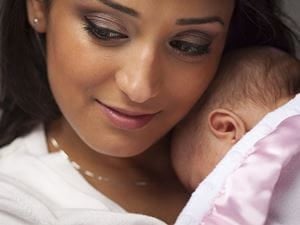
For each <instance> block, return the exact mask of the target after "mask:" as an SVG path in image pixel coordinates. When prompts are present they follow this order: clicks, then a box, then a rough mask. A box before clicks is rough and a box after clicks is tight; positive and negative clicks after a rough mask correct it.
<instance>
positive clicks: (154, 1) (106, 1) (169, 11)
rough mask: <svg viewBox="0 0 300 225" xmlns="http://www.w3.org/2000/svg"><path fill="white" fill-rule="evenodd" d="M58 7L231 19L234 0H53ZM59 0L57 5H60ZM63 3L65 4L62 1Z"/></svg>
mask: <svg viewBox="0 0 300 225" xmlns="http://www.w3.org/2000/svg"><path fill="white" fill-rule="evenodd" d="M52 2H53V3H54V4H53V5H52V6H53V7H55V5H56V6H58V7H66V8H65V10H68V8H67V7H71V6H74V5H82V6H88V7H90V8H94V10H95V12H96V11H98V10H99V11H101V10H102V9H103V8H105V9H112V10H115V11H118V12H121V13H124V14H127V15H129V16H131V17H135V18H137V19H159V20H163V19H164V20H168V21H170V22H171V20H173V21H178V20H179V19H182V18H199V17H219V18H222V20H223V21H224V23H225V22H227V21H229V20H230V18H231V15H232V12H233V8H234V2H235V1H234V0H184V1H182V0H163V1H161V0H64V1H60V0H52ZM57 3H58V4H57ZM61 3H63V4H61Z"/></svg>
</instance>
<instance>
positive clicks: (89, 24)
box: [84, 15, 212, 58]
mask: <svg viewBox="0 0 300 225" xmlns="http://www.w3.org/2000/svg"><path fill="white" fill-rule="evenodd" d="M84 20H85V23H84V29H85V30H86V31H87V32H88V33H89V34H90V35H91V36H92V37H93V38H96V39H97V40H99V41H100V44H101V43H103V44H104V45H108V46H117V45H118V44H120V45H121V44H122V43H123V42H125V41H127V40H128V39H129V38H130V37H129V35H128V32H127V31H126V28H124V27H123V26H122V25H120V24H119V23H118V22H115V21H114V19H108V17H106V16H103V17H102V16H98V15H97V16H95V15H93V16H85V17H84ZM211 43H212V38H211V36H210V35H208V34H206V33H204V32H202V31H198V30H190V31H184V32H181V33H179V34H177V35H175V36H174V37H172V38H171V39H169V41H168V44H167V45H168V46H169V48H171V50H172V51H174V53H175V54H177V55H178V54H179V55H180V56H182V57H187V58H196V57H199V56H202V55H205V54H208V53H209V52H210V46H211Z"/></svg>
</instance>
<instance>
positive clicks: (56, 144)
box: [49, 137, 149, 187]
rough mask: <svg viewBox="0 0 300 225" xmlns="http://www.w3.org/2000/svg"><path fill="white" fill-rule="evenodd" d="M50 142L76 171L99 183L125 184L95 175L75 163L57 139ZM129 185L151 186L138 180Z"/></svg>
mask: <svg viewBox="0 0 300 225" xmlns="http://www.w3.org/2000/svg"><path fill="white" fill-rule="evenodd" d="M49 140H50V143H51V144H52V146H53V147H54V148H56V149H57V150H58V151H59V152H60V153H62V155H63V156H64V158H65V159H67V160H68V161H69V162H70V163H71V165H72V167H73V168H74V169H76V170H77V171H79V172H81V173H82V174H84V175H85V176H87V177H91V178H93V179H96V180H98V181H103V182H111V183H118V184H124V182H121V181H117V180H112V179H110V178H108V177H105V176H100V175H98V174H95V173H93V172H92V171H90V170H85V169H83V168H82V167H81V166H80V165H79V164H78V163H77V162H75V161H74V160H71V158H70V157H69V155H68V154H67V153H66V152H65V151H64V150H63V149H62V148H61V147H60V146H59V144H58V142H57V141H56V139H55V138H53V137H50V138H49ZM128 183H131V184H133V185H136V186H139V187H144V186H147V185H148V184H149V183H148V181H146V180H137V181H133V182H130V181H128Z"/></svg>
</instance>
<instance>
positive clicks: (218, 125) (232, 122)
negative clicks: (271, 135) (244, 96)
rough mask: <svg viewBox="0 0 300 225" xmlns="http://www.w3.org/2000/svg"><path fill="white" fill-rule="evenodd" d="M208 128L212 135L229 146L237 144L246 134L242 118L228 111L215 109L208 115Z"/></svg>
mask: <svg viewBox="0 0 300 225" xmlns="http://www.w3.org/2000/svg"><path fill="white" fill-rule="evenodd" d="M208 126H209V128H210V131H211V132H212V134H213V135H214V136H215V137H216V138H217V139H219V140H222V141H225V142H227V144H235V143H236V142H237V141H238V140H240V139H241V138H242V136H243V135H244V134H245V133H246V125H245V123H244V121H243V120H242V118H240V117H239V116H238V115H236V114H235V113H233V112H231V111H229V110H226V109H215V110H213V111H212V112H211V113H210V114H209V115H208Z"/></svg>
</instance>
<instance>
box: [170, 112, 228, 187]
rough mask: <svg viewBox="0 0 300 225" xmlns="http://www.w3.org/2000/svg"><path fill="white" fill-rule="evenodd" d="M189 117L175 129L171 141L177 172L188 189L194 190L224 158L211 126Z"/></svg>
mask: <svg viewBox="0 0 300 225" xmlns="http://www.w3.org/2000/svg"><path fill="white" fill-rule="evenodd" d="M196 123H197V122H196V120H195V119H192V118H190V119H189V118H188V119H186V120H184V121H182V122H181V124H179V125H178V126H177V127H176V128H175V129H174V133H173V137H172V142H171V157H172V163H173V166H174V169H175V172H176V174H177V176H178V178H179V179H180V181H181V182H182V183H183V185H184V186H185V187H186V188H187V189H188V190H191V191H193V190H194V189H195V188H196V187H197V186H198V184H199V183H200V182H201V181H202V180H203V179H204V178H205V177H206V176H207V175H208V174H209V173H210V172H211V171H212V170H213V168H214V167H215V165H216V164H217V163H218V162H219V161H220V160H221V159H222V158H223V156H224V151H218V149H217V148H218V146H217V145H216V142H215V141H214V140H213V139H212V137H211V135H210V132H209V128H208V127H206V126H201V129H200V127H198V126H197V124H196Z"/></svg>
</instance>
